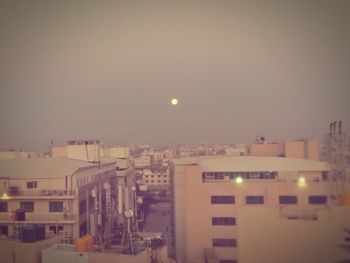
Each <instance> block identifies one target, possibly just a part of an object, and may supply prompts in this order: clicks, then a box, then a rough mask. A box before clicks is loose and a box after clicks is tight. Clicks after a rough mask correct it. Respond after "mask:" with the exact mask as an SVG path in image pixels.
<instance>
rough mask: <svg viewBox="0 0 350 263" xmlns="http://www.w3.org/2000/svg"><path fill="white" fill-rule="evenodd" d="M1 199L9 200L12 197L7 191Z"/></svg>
mask: <svg viewBox="0 0 350 263" xmlns="http://www.w3.org/2000/svg"><path fill="white" fill-rule="evenodd" d="M0 199H1V200H8V199H10V197H9V196H8V195H7V193H3V194H2V196H1V198H0Z"/></svg>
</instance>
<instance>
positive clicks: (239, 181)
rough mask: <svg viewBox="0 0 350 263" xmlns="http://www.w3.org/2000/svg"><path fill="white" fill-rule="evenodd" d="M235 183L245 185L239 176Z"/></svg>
mask: <svg viewBox="0 0 350 263" xmlns="http://www.w3.org/2000/svg"><path fill="white" fill-rule="evenodd" d="M235 182H236V184H242V183H243V178H242V177H241V176H238V177H237V178H236V179H235Z"/></svg>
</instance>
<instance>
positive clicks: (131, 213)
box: [124, 209, 134, 218]
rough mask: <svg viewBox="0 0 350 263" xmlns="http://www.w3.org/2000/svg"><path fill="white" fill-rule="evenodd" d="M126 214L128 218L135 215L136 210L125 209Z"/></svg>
mask: <svg viewBox="0 0 350 263" xmlns="http://www.w3.org/2000/svg"><path fill="white" fill-rule="evenodd" d="M124 216H125V217H126V218H130V217H133V216H134V212H133V211H132V210H131V209H128V210H125V211H124Z"/></svg>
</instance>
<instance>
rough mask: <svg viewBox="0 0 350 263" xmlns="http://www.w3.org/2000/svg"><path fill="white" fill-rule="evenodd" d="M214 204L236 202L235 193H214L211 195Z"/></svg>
mask: <svg viewBox="0 0 350 263" xmlns="http://www.w3.org/2000/svg"><path fill="white" fill-rule="evenodd" d="M211 203H212V204H234V203H235V197H234V196H233V195H214V196H212V197H211Z"/></svg>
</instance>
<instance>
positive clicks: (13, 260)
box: [0, 237, 59, 263]
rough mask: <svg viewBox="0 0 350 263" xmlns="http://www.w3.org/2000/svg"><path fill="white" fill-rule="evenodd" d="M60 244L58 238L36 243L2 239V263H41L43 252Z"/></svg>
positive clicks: (0, 259) (0, 246)
mask: <svg viewBox="0 0 350 263" xmlns="http://www.w3.org/2000/svg"><path fill="white" fill-rule="evenodd" d="M58 242H59V238H57V237H55V238H52V239H46V240H42V241H38V242H35V243H22V242H18V241H14V240H7V239H4V240H2V239H0V251H1V256H0V263H40V262H41V250H42V249H45V248H48V247H49V246H51V245H53V244H55V243H58Z"/></svg>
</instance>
